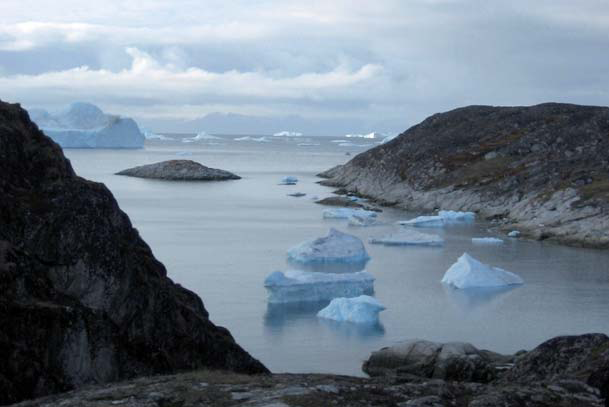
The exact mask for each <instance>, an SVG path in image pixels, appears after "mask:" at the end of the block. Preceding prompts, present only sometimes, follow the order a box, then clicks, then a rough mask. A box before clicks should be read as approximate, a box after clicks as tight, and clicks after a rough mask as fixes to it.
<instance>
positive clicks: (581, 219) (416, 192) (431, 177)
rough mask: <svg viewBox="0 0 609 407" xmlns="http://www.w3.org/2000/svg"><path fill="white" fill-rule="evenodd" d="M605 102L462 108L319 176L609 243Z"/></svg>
mask: <svg viewBox="0 0 609 407" xmlns="http://www.w3.org/2000/svg"><path fill="white" fill-rule="evenodd" d="M608 152H609V108H607V107H594V106H578V105H571V104H558V103H546V104H541V105H536V106H530V107H491V106H469V107H464V108H460V109H455V110H452V111H449V112H446V113H440V114H436V115H433V116H431V117H429V118H427V119H425V120H424V121H423V122H421V123H420V124H418V125H416V126H413V127H411V128H410V129H408V130H407V131H405V132H404V133H402V134H401V135H400V136H399V137H397V138H396V139H394V140H392V141H390V142H388V143H386V144H383V145H380V146H378V147H376V148H373V149H371V150H368V151H366V152H364V153H361V154H359V155H357V156H356V157H354V158H353V159H352V160H351V161H349V162H348V163H346V164H345V165H342V166H338V167H335V168H332V169H330V170H328V171H326V172H324V173H322V174H320V176H322V177H325V178H328V179H327V180H324V181H322V183H323V184H325V185H329V186H338V187H342V188H344V189H346V190H347V191H349V192H354V193H357V194H361V195H365V196H369V197H372V198H375V199H378V200H380V201H383V202H385V203H388V204H397V205H399V206H400V207H403V208H406V209H411V210H420V211H432V210H436V209H453V210H468V211H476V212H478V213H479V214H480V215H481V216H482V217H484V218H488V219H497V220H501V221H502V222H503V224H504V227H505V228H508V227H509V228H511V229H514V228H517V229H520V230H521V231H522V232H524V233H525V234H527V235H529V236H532V237H534V238H537V239H554V240H557V241H560V242H563V243H567V244H572V245H583V246H591V247H602V248H608V247H609V153H608Z"/></svg>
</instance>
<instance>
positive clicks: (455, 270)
mask: <svg viewBox="0 0 609 407" xmlns="http://www.w3.org/2000/svg"><path fill="white" fill-rule="evenodd" d="M442 283H444V284H447V285H449V286H452V287H454V288H473V287H505V286H510V285H516V284H524V281H523V280H522V278H520V276H518V275H517V274H514V273H511V272H509V271H506V270H503V269H501V268H499V267H493V266H489V265H486V264H484V263H481V262H479V261H478V260H476V259H474V258H473V257H472V256H470V255H469V254H467V253H463V255H462V256H461V257H459V259H458V260H457V262H456V263H455V264H453V265H452V266H450V268H449V269H448V270H447V271H446V273H445V274H444V277H443V278H442Z"/></svg>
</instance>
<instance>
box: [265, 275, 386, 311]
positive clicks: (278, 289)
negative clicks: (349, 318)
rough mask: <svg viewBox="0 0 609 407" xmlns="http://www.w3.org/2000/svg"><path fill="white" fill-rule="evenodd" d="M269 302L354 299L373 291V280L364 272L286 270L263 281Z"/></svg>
mask: <svg viewBox="0 0 609 407" xmlns="http://www.w3.org/2000/svg"><path fill="white" fill-rule="evenodd" d="M264 287H265V288H266V289H267V291H268V295H269V297H268V301H269V303H288V302H318V301H328V300H331V299H333V298H337V297H357V296H359V295H363V294H372V293H373V292H374V277H372V275H371V274H370V273H368V272H367V271H359V272H356V273H320V272H316V271H301V270H288V271H285V272H281V271H276V272H274V273H271V274H270V275H269V276H268V277H267V278H266V279H265V280H264Z"/></svg>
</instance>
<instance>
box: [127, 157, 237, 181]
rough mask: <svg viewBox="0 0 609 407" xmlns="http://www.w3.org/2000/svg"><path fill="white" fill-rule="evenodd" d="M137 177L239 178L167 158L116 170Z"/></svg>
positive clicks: (177, 178)
mask: <svg viewBox="0 0 609 407" xmlns="http://www.w3.org/2000/svg"><path fill="white" fill-rule="evenodd" d="M116 175H127V176H130V177H138V178H154V179H163V180H169V181H226V180H231V179H241V177H240V176H238V175H235V174H233V173H232V172H229V171H225V170H219V169H217V168H209V167H206V166H204V165H201V164H199V163H198V162H195V161H191V160H168V161H161V162H160V163H155V164H148V165H141V166H139V167H133V168H128V169H126V170H123V171H120V172H117V173H116Z"/></svg>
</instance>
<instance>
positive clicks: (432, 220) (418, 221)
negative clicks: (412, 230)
mask: <svg viewBox="0 0 609 407" xmlns="http://www.w3.org/2000/svg"><path fill="white" fill-rule="evenodd" d="M398 223H399V224H400V225H402V226H414V227H418V228H437V227H442V226H444V219H442V218H441V217H440V216H438V215H430V216H417V217H416V218H414V219H408V220H401V221H398Z"/></svg>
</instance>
